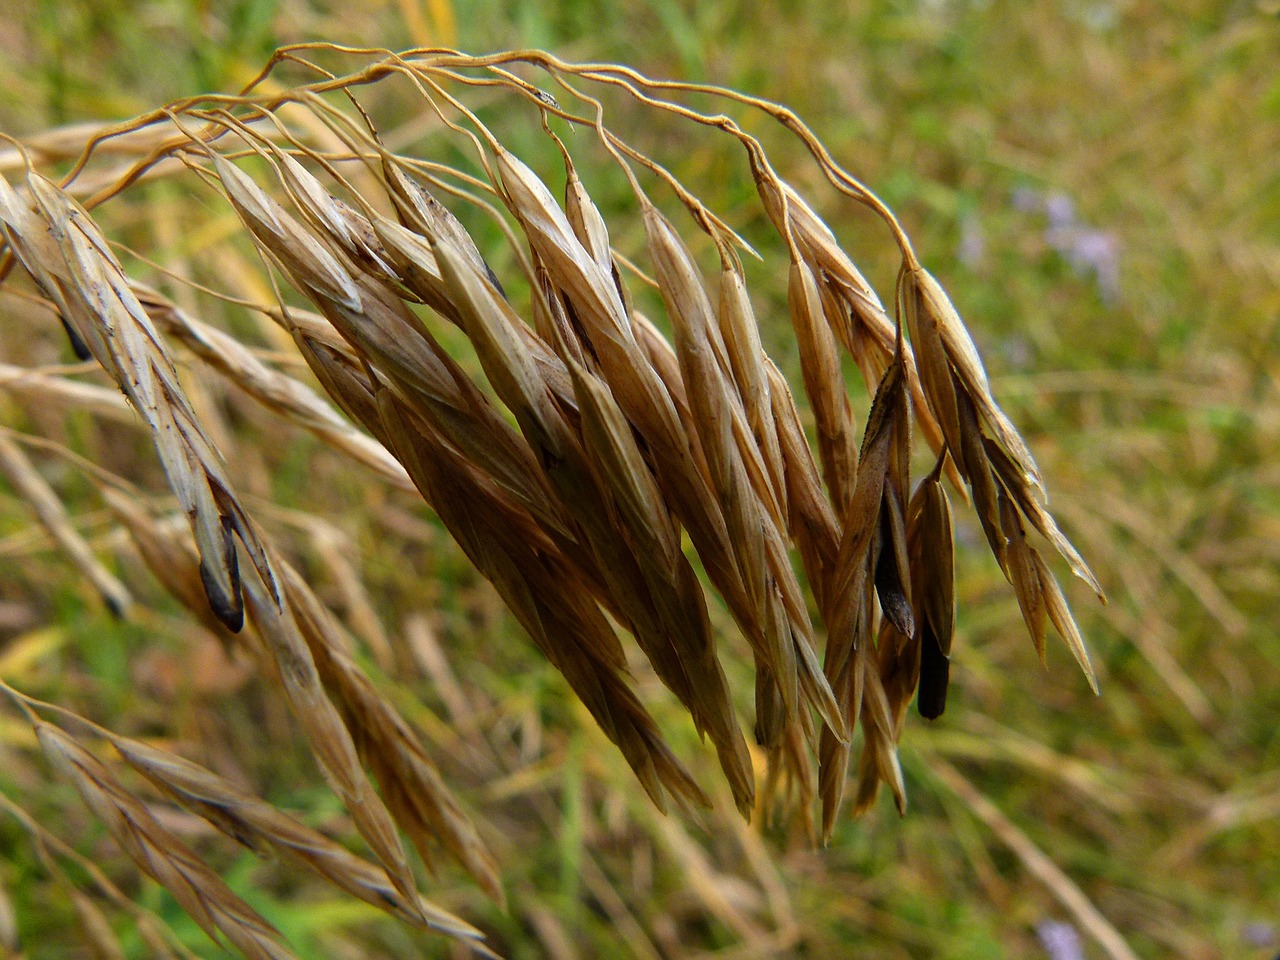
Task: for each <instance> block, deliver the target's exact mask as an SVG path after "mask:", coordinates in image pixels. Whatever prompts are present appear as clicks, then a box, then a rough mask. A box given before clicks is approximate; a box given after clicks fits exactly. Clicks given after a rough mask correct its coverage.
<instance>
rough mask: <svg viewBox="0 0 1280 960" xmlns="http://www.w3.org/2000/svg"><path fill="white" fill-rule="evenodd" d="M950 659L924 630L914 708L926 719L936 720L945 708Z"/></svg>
mask: <svg viewBox="0 0 1280 960" xmlns="http://www.w3.org/2000/svg"><path fill="white" fill-rule="evenodd" d="M950 679H951V661H950V660H948V659H947V658H946V657H945V656H943V654H942V651H941V650H939V649H938V641H937V640H936V639H934V637H933V634H932V633H931V632H929V631H926V633H925V636H924V637H923V638H922V642H921V644H920V694H919V696H917V697H916V709H917V710H918V711H919V712H920V716H922V717H924V718H925V719H926V720H937V719H938V718H939V717H940V716H942V711H944V710H945V709H946V708H947V683H948V682H949V681H950Z"/></svg>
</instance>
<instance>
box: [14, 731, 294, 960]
mask: <svg viewBox="0 0 1280 960" xmlns="http://www.w3.org/2000/svg"><path fill="white" fill-rule="evenodd" d="M34 726H35V730H36V736H37V737H38V738H39V740H40V746H41V749H43V750H44V753H45V756H46V757H48V758H49V762H50V763H51V764H53V766H54V767H55V768H56V769H57V770H58V771H59V772H60V773H61V774H62V775H63V776H65V777H66V778H67V779H68V780H70V781H71V782H72V783H73V784H75V786H76V789H77V790H79V792H80V795H81V796H82V797H83V798H84V801H85V803H86V804H88V805H89V808H90V809H91V810H93V812H94V814H95V815H96V816H97V817H98V819H99V820H100V821H102V823H103V825H104V826H105V827H106V828H107V830H108V832H110V834H111V836H112V838H113V839H115V841H116V842H117V843H118V844H119V845H120V847H121V849H123V850H124V852H125V853H126V854H128V855H129V858H130V859H131V860H133V862H134V863H136V864H137V865H138V867H139V869H141V870H142V871H143V872H144V873H145V874H147V876H149V877H151V878H152V879H153V880H155V881H156V882H157V883H159V884H160V885H161V886H162V887H164V888H165V889H166V890H168V891H169V893H171V894H172V895H173V897H174V899H175V900H177V901H178V903H179V904H180V905H181V906H182V909H184V910H185V911H187V913H188V914H190V916H191V919H193V920H195V922H196V923H198V924H199V925H200V927H201V929H203V930H204V932H205V933H207V934H208V935H209V936H210V937H212V938H213V939H214V940H215V941H217V940H219V939H220V936H219V935H221V936H224V937H226V939H227V941H228V942H230V943H231V944H232V945H233V946H234V947H235V948H236V949H237V950H239V951H240V952H241V953H243V954H244V955H245V956H246V957H249V958H251V960H286V958H290V957H292V956H293V954H292V953H291V952H290V951H289V950H288V948H287V947H286V946H285V945H284V942H283V941H282V939H281V937H280V934H279V932H278V931H277V930H276V929H275V928H274V927H272V926H271V925H270V924H269V923H267V921H266V920H264V919H263V918H262V917H261V916H260V915H259V914H258V913H257V911H255V910H254V909H253V908H252V907H250V906H249V905H248V904H247V903H245V902H244V900H242V899H241V898H240V897H238V896H236V895H235V894H234V893H232V892H231V890H230V888H229V887H227V885H226V884H225V883H223V882H222V880H221V879H220V878H219V877H218V875H217V874H216V873H214V872H213V871H212V870H210V869H209V867H208V866H207V865H206V864H205V863H204V861H202V860H200V859H199V858H198V857H197V856H196V855H195V853H194V852H193V851H192V850H191V848H190V847H188V846H187V845H186V844H185V843H183V842H182V841H181V840H179V839H178V838H177V837H176V836H174V834H173V833H172V832H170V831H169V830H167V829H166V828H165V827H163V826H161V825H160V822H159V821H158V820H156V818H155V816H154V815H153V814H152V813H151V811H150V810H149V809H147V807H146V805H145V804H143V803H142V802H141V801H140V800H138V799H137V798H136V797H135V796H133V795H132V794H131V793H129V792H128V791H127V790H125V789H124V787H122V786H121V785H120V783H119V782H118V781H117V780H116V779H115V777H114V776H113V775H112V774H111V772H110V771H109V770H108V769H107V768H106V767H105V766H104V765H103V764H102V763H101V762H100V761H99V760H97V759H96V758H95V757H94V756H93V755H92V754H90V753H89V752H88V751H87V750H85V749H84V747H82V746H80V744H79V743H77V742H76V741H75V740H74V739H72V738H71V737H70V736H68V735H67V734H66V733H65V732H63V731H62V730H60V729H58V728H57V727H55V726H52V725H51V724H47V723H43V722H40V721H37V722H35V724H34Z"/></svg>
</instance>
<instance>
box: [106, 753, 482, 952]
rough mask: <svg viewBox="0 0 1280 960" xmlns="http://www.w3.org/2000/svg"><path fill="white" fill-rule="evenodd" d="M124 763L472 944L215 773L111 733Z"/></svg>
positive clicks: (471, 931) (251, 837)
mask: <svg viewBox="0 0 1280 960" xmlns="http://www.w3.org/2000/svg"><path fill="white" fill-rule="evenodd" d="M110 741H111V745H112V746H113V747H115V748H116V750H117V751H118V752H119V754H120V756H121V757H123V758H124V760H125V762H126V763H128V764H129V766H131V767H133V768H134V769H135V770H137V771H138V772H139V773H140V774H142V775H143V776H144V777H146V778H147V780H149V781H150V782H151V783H152V784H154V785H155V786H156V787H157V788H159V789H160V791H161V792H162V793H164V794H166V795H168V796H169V797H171V798H172V799H174V800H175V801H177V802H178V803H180V804H181V805H182V806H184V807H186V808H187V809H188V810H190V811H192V812H193V813H195V814H197V815H199V816H201V817H203V818H204V819H205V820H207V821H209V822H210V823H211V824H213V825H214V826H215V827H217V828H218V829H219V830H220V831H222V832H223V833H225V834H226V835H227V836H229V837H231V838H233V839H234V840H236V841H237V842H239V843H241V844H243V845H244V846H246V847H248V848H249V849H250V850H252V851H254V852H255V853H257V854H259V855H265V854H268V853H270V852H275V853H279V854H283V855H284V856H286V857H288V858H289V859H290V860H293V861H294V862H297V863H301V864H303V865H305V866H306V867H308V868H309V869H311V870H313V871H315V872H316V873H317V874H319V875H320V876H322V877H324V878H325V879H326V880H328V881H329V882H330V883H333V884H334V885H335V886H337V887H339V888H341V889H343V890H346V891H347V892H348V893H350V894H351V895H352V896H355V897H357V898H358V899H360V900H363V901H365V902H366V903H370V904H373V905H374V906H375V907H377V908H379V909H380V910H386V911H388V912H390V913H392V914H394V915H395V916H397V917H399V918H400V919H401V920H404V921H405V922H407V923H410V924H413V925H415V926H426V927H430V928H431V929H433V930H436V931H439V932H440V933H445V934H448V935H449V936H451V937H456V938H457V939H459V940H462V941H464V942H467V943H468V944H469V945H472V946H473V947H474V946H476V945H477V944H476V941H478V940H479V939H480V938H481V934H480V932H479V931H478V930H476V929H475V928H474V927H472V926H471V925H470V924H468V923H465V922H464V921H462V920H459V919H458V918H457V917H455V916H453V915H452V914H450V913H449V912H448V911H445V910H442V909H440V908H439V907H437V906H435V905H434V904H432V903H431V902H430V901H428V900H426V899H425V898H423V897H421V896H419V897H418V898H417V899H416V900H415V901H414V903H413V906H410V905H409V904H408V903H406V902H405V899H404V895H403V893H402V892H401V891H399V890H397V889H396V888H395V887H394V886H393V885H392V884H391V882H390V881H389V880H388V878H387V874H386V872H385V871H384V870H381V869H379V868H378V867H376V866H374V865H373V864H371V863H369V862H368V861H366V860H362V859H361V858H360V857H357V856H356V855H355V854H353V853H351V852H350V851H349V850H347V849H346V848H345V847H343V846H341V845H340V844H338V843H335V842H334V841H333V840H330V839H329V838H328V837H326V836H324V835H323V834H321V833H319V832H317V831H315V830H313V829H311V828H310V827H308V826H306V825H305V824H303V823H302V822H300V821H299V820H297V819H295V818H293V817H291V816H289V815H287V814H285V813H282V812H281V811H279V810H277V809H276V808H275V807H273V806H272V805H271V804H269V803H267V802H266V801H265V800H262V799H260V798H259V797H255V796H254V795H252V794H250V793H247V792H245V791H244V790H241V789H239V788H237V787H235V786H233V785H232V784H231V783H229V782H227V781H226V780H225V779H223V778H222V777H219V776H218V775H217V774H215V773H213V772H212V771H210V770H207V769H205V768H204V767H202V766H200V765H199V764H195V763H192V762H191V761H189V760H185V759H183V758H182V757H178V756H176V755H174V754H172V753H169V752H167V751H164V750H157V749H156V748H155V747H151V746H148V745H147V744H145V743H142V742H141V741H138V740H132V739H130V738H127V737H121V736H112V737H111V738H110Z"/></svg>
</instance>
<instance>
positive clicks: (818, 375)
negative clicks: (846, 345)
mask: <svg viewBox="0 0 1280 960" xmlns="http://www.w3.org/2000/svg"><path fill="white" fill-rule="evenodd" d="M787 306H788V309H789V311H790V316H791V328H792V330H794V331H795V334H796V342H797V345H798V346H799V348H800V365H801V370H802V371H803V374H804V389H805V394H806V395H807V396H808V398H809V403H810V404H811V405H812V407H813V414H814V419H815V421H816V422H817V426H818V453H819V455H820V458H821V461H822V475H823V477H824V479H825V480H826V483H827V490H828V491H829V493H830V496H831V499H832V502H833V503H835V505H836V508H837V509H838V510H839V509H842V508H843V507H844V505H845V504H847V503H848V501H849V498H850V497H851V496H852V495H853V488H854V478H855V476H856V474H857V471H858V461H857V456H856V454H855V447H854V444H855V440H854V429H855V428H854V425H853V412H852V410H851V409H850V407H849V400H848V398H847V396H846V395H845V387H844V378H843V376H842V375H841V373H840V361H839V358H838V357H837V355H836V346H835V338H834V337H833V336H832V335H831V328H830V327H829V326H828V325H827V322H826V318H825V316H824V314H823V312H822V303H821V298H820V295H819V293H818V284H817V280H816V279H815V277H814V275H813V270H812V269H811V268H810V267H809V265H808V264H807V263H805V262H804V261H803V260H792V261H791V267H790V274H789V278H788V281H787Z"/></svg>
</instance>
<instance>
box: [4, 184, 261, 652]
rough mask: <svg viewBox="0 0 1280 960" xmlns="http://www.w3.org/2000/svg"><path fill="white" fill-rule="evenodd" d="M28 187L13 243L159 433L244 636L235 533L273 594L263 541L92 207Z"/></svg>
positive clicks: (9, 218)
mask: <svg viewBox="0 0 1280 960" xmlns="http://www.w3.org/2000/svg"><path fill="white" fill-rule="evenodd" d="M27 188H28V190H29V191H30V193H29V197H30V199H29V200H24V199H23V197H22V196H20V195H19V194H18V193H16V192H15V191H14V190H13V189H12V188H11V187H10V186H9V184H8V182H7V181H4V180H3V179H0V220H3V222H4V224H5V233H6V236H7V237H8V239H9V243H10V247H11V248H12V249H13V250H14V251H15V253H16V254H17V255H18V257H19V259H20V260H21V262H22V264H23V266H24V267H25V268H26V270H27V272H28V273H30V274H31V276H32V278H33V279H34V280H35V282H36V283H37V285H38V286H40V287H41V289H42V290H43V291H44V292H45V293H46V294H47V295H48V296H50V297H51V299H53V300H54V302H55V303H57V304H58V308H59V310H60V312H61V314H62V316H63V318H64V319H66V320H68V321H69V322H70V323H71V324H72V325H73V326H74V328H75V329H76V330H77V332H79V333H80V334H81V336H82V338H83V340H84V342H85V343H86V344H87V345H88V346H89V348H90V349H91V350H92V352H93V355H94V357H95V358H96V359H97V360H98V362H99V363H101V364H102V365H103V367H104V368H105V369H106V370H107V372H108V373H109V374H110V375H111V376H112V378H113V379H114V380H115V381H116V383H117V384H119V386H120V388H121V389H122V390H123V391H124V392H125V395H126V396H127V397H128V398H129V400H130V402H131V403H132V404H133V406H134V408H135V409H137V410H138V412H139V413H140V414H141V415H142V417H143V419H144V420H145V421H146V423H147V425H148V426H149V427H150V428H151V431H152V435H153V438H154V440H155V444H156V451H157V452H158V453H159V455H160V460H161V463H162V465H163V466H164V470H165V473H166V475H167V477H168V478H169V483H170V485H171V486H172V487H173V489H174V492H175V493H176V494H177V495H178V499H179V500H180V501H181V503H182V505H183V508H184V510H185V511H186V512H187V515H188V516H189V517H190V519H191V525H192V531H193V532H194V534H195V538H196V545H197V548H198V549H199V551H200V558H201V565H200V569H201V574H202V576H203V578H204V584H205V591H206V593H207V594H208V597H209V602H210V605H211V606H212V608H213V610H214V612H215V613H216V614H217V615H218V618H219V619H220V620H222V621H223V622H224V623H225V624H226V625H227V626H228V627H229V628H230V629H232V630H237V629H239V627H240V624H241V623H242V622H243V604H242V600H241V597H240V582H239V581H240V577H239V571H238V568H237V565H236V555H235V548H234V545H233V541H232V536H233V534H235V535H238V536H239V538H240V540H241V542H242V543H243V544H244V546H245V548H246V550H247V551H248V553H249V556H250V558H251V560H252V561H253V563H254V566H255V567H256V568H257V570H258V573H259V575H260V576H261V577H262V578H263V581H264V583H266V584H267V585H268V588H269V589H270V590H271V591H272V592H274V591H275V586H274V583H273V581H272V578H271V572H270V566H269V564H268V563H267V562H266V558H265V556H264V554H263V551H262V545H261V543H260V542H259V541H258V539H257V537H256V535H255V534H254V532H253V529H252V526H251V524H250V522H249V520H248V517H247V516H246V515H245V513H244V511H243V510H242V509H241V507H240V504H239V502H238V501H237V500H236V499H235V496H234V494H233V493H232V488H231V485H230V483H229V482H228V481H227V479H226V477H225V476H224V474H223V470H222V466H221V463H220V458H219V457H218V454H217V452H216V450H215V449H214V447H213V445H212V443H211V442H210V441H209V440H208V438H207V437H205V435H204V433H203V430H202V428H201V427H200V424H199V420H198V418H197V417H196V416H195V414H194V413H193V412H192V411H191V409H190V405H189V404H188V403H187V400H186V397H185V395H184V393H183V391H182V389H181V387H180V386H179V385H178V381H177V374H176V372H175V370H174V367H173V363H172V360H171V359H170V357H169V354H168V351H167V349H166V348H165V347H164V345H163V342H162V341H161V339H160V336H159V334H158V333H157V331H156V330H155V328H154V326H153V325H152V323H151V321H150V318H149V317H148V316H147V314H146V311H145V310H144V309H143V307H142V305H141V303H140V302H139V301H138V299H137V297H136V296H135V295H134V294H133V292H132V290H131V289H130V286H129V283H128V280H127V278H126V277H125V274H124V271H123V269H122V268H121V266H120V264H119V262H118V261H117V260H116V259H115V257H114V255H113V254H112V253H111V252H110V250H109V249H108V247H107V243H106V240H105V239H104V238H103V237H102V235H101V233H100V232H99V231H98V229H97V227H96V225H95V224H94V223H93V221H92V219H91V218H90V217H89V215H88V214H87V213H86V212H85V211H84V210H83V208H81V207H79V206H78V205H77V204H76V203H75V201H74V200H72V199H71V198H70V197H68V196H67V195H66V194H65V193H63V192H62V191H60V190H59V189H58V188H57V187H55V186H54V185H53V184H52V183H50V182H49V181H48V180H45V179H44V178H43V177H41V176H39V175H38V174H35V173H29V174H28V176H27ZM33 238H34V239H33Z"/></svg>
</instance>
